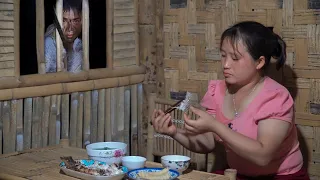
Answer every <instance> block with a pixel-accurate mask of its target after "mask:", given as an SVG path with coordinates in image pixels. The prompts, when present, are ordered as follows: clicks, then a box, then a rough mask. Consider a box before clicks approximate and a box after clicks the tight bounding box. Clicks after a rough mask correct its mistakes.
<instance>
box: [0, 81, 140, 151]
mask: <svg viewBox="0 0 320 180" xmlns="http://www.w3.org/2000/svg"><path fill="white" fill-rule="evenodd" d="M141 86H142V85H141V84H135V85H128V86H122V87H116V88H109V89H100V90H92V91H86V92H74V93H71V94H63V95H60V94H58V95H52V96H45V97H33V98H25V99H17V100H8V101H1V102H0V113H1V114H0V116H1V118H0V154H6V153H12V152H15V151H21V150H26V149H31V148H39V147H45V146H48V145H55V144H58V143H59V140H60V139H62V138H69V139H70V145H71V146H74V147H79V148H84V147H85V145H87V144H89V143H94V142H100V141H122V142H125V143H127V144H128V154H133V155H137V154H138V153H139V152H138V151H139V149H138V148H137V147H138V139H139V138H138V128H137V126H138V122H139V121H138V120H139V118H140V116H138V114H140V113H141V112H139V111H141V104H142V103H141V102H140V101H141V100H142V91H141V90H139V89H141ZM131 117H132V118H131ZM130 137H133V138H130Z"/></svg>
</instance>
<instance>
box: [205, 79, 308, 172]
mask: <svg viewBox="0 0 320 180" xmlns="http://www.w3.org/2000/svg"><path fill="white" fill-rule="evenodd" d="M225 92H226V84H225V81H223V80H212V81H210V82H209V86H208V91H207V93H206V94H205V96H204V97H203V99H202V102H201V105H202V106H203V107H205V108H206V109H207V112H208V113H210V114H214V115H215V116H216V119H217V120H218V121H220V122H222V123H223V124H225V125H228V126H229V127H230V125H231V128H232V129H233V130H234V131H236V132H238V133H240V134H243V135H245V136H247V137H249V138H252V139H255V140H256V139H257V136H258V123H259V121H260V120H264V119H278V120H282V121H286V122H290V123H291V125H292V126H291V128H290V132H289V134H288V136H287V138H286V139H285V140H284V142H283V143H282V144H281V147H280V149H279V150H278V151H277V152H276V154H275V156H274V158H273V160H272V161H271V163H270V164H269V165H267V166H266V167H260V166H258V165H256V164H254V163H252V162H251V161H248V160H246V159H244V158H242V157H240V156H238V155H237V154H236V153H234V152H233V151H232V150H230V149H228V148H227V147H226V146H225V147H226V148H227V150H226V152H227V160H228V164H229V166H230V167H231V168H234V169H237V171H238V173H239V174H243V175H247V176H258V175H268V174H277V175H287V174H293V173H295V172H297V171H299V170H300V169H301V167H302V166H303V157H302V154H301V151H300V148H299V141H298V136H297V129H296V126H295V123H294V111H293V108H294V101H293V99H292V97H291V95H290V93H289V92H288V90H287V89H286V88H285V87H283V86H282V85H280V84H279V83H277V82H276V81H274V80H273V79H271V78H269V77H266V78H265V80H264V83H263V88H262V89H261V90H260V92H259V93H258V95H257V97H256V98H254V100H252V102H251V103H250V104H249V105H248V106H247V107H246V110H245V111H243V112H241V113H240V114H239V116H238V117H236V118H235V119H233V120H230V119H227V118H226V117H225V116H224V114H223V111H222V105H223V100H224V96H225ZM217 140H218V141H220V142H222V143H223V141H222V140H221V139H219V138H218V139H217Z"/></svg>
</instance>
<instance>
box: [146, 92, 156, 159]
mask: <svg viewBox="0 0 320 180" xmlns="http://www.w3.org/2000/svg"><path fill="white" fill-rule="evenodd" d="M156 96H157V94H156V93H150V94H149V98H148V104H149V112H148V121H150V120H151V117H152V113H153V110H154V109H155V105H156V104H155V101H154V100H155V99H156ZM153 133H154V131H153V127H152V125H151V124H150V123H148V141H147V160H148V161H153V160H154V156H153V138H154V137H153Z"/></svg>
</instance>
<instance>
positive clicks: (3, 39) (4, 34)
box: [0, 0, 15, 77]
mask: <svg viewBox="0 0 320 180" xmlns="http://www.w3.org/2000/svg"><path fill="white" fill-rule="evenodd" d="M13 37H14V13H13V2H12V0H0V77H8V76H9V77H10V76H15V71H14V58H15V57H14V38H13Z"/></svg>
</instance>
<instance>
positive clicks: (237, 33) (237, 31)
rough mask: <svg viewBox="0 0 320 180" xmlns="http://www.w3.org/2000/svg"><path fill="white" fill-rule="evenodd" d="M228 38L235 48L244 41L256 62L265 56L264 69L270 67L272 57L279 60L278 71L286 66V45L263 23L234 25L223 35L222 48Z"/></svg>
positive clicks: (253, 22) (250, 22)
mask: <svg viewBox="0 0 320 180" xmlns="http://www.w3.org/2000/svg"><path fill="white" fill-rule="evenodd" d="M226 38H227V39H228V40H230V42H231V44H233V45H234V48H236V47H237V46H236V44H237V43H238V42H239V41H242V43H243V44H244V45H245V46H246V49H247V51H248V53H249V54H250V55H251V57H252V58H253V59H254V60H255V61H256V60H258V59H259V58H260V57H261V56H264V58H265V65H264V67H263V68H264V69H266V68H267V67H268V66H269V64H270V60H271V57H273V58H275V59H277V66H276V68H277V70H279V69H280V68H281V67H282V66H283V65H284V64H285V61H286V43H285V42H284V41H283V40H282V38H281V37H280V36H278V35H277V34H275V33H273V31H272V30H271V29H269V28H268V27H266V26H264V25H262V24H261V23H258V22H255V21H243V22H240V23H238V24H235V25H233V26H232V27H230V28H228V29H227V30H225V31H224V32H223V33H222V36H221V42H220V47H221V46H222V43H223V41H224V39H226Z"/></svg>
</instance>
